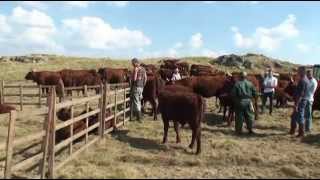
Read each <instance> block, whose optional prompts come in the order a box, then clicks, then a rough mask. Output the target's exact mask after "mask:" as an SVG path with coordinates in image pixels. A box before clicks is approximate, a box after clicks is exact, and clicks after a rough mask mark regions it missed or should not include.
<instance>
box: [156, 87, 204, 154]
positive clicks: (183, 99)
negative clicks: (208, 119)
mask: <svg viewBox="0 0 320 180" xmlns="http://www.w3.org/2000/svg"><path fill="white" fill-rule="evenodd" d="M204 104H205V103H204V99H203V98H202V97H201V96H200V95H197V94H195V93H189V92H171V91H165V90H163V91H160V94H159V112H160V113H161V115H162V120H163V124H164V136H163V143H166V142H167V139H168V138H167V136H168V129H169V121H170V120H172V121H173V122H174V129H175V132H176V135H177V136H176V142H177V143H180V142H181V139H180V136H179V123H180V124H181V125H184V124H185V123H188V124H189V127H190V128H191V130H192V140H191V144H190V145H189V147H190V148H191V149H192V148H193V146H194V143H195V141H196V140H197V152H196V153H197V154H199V153H200V152H201V121H202V120H203V115H204V106H205V105H204Z"/></svg>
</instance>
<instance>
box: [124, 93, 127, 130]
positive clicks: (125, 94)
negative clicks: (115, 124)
mask: <svg viewBox="0 0 320 180" xmlns="http://www.w3.org/2000/svg"><path fill="white" fill-rule="evenodd" d="M123 92H124V93H123V98H124V101H123V126H124V125H125V121H126V109H127V108H126V104H127V103H126V99H127V97H126V96H127V90H126V87H124V91H123Z"/></svg>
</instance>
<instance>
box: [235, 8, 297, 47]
mask: <svg viewBox="0 0 320 180" xmlns="http://www.w3.org/2000/svg"><path fill="white" fill-rule="evenodd" d="M231 30H232V31H233V32H234V41H235V45H236V46H237V47H239V48H253V47H255V46H256V47H258V48H260V49H262V50H266V51H273V50H276V49H278V48H279V47H280V46H281V44H282V42H283V41H285V40H288V39H291V38H294V37H297V36H299V30H298V28H297V27H296V17H295V16H294V15H292V14H290V15H288V17H287V18H286V19H285V20H284V21H283V22H282V23H280V24H279V25H277V26H274V27H271V28H265V27H258V28H257V29H256V31H255V33H254V34H253V35H252V36H250V37H245V36H244V35H242V34H241V33H240V31H239V29H238V28H237V27H231Z"/></svg>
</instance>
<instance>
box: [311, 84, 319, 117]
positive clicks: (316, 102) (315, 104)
mask: <svg viewBox="0 0 320 180" xmlns="http://www.w3.org/2000/svg"><path fill="white" fill-rule="evenodd" d="M312 110H313V111H315V110H317V111H320V81H318V87H317V90H316V92H315V94H314V102H313V106H312Z"/></svg>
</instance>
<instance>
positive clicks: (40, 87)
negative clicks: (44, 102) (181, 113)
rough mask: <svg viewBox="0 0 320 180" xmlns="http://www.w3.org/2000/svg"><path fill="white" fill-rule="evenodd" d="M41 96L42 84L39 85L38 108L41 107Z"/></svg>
mask: <svg viewBox="0 0 320 180" xmlns="http://www.w3.org/2000/svg"><path fill="white" fill-rule="evenodd" d="M41 98H42V86H41V84H40V85H39V108H41Z"/></svg>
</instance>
